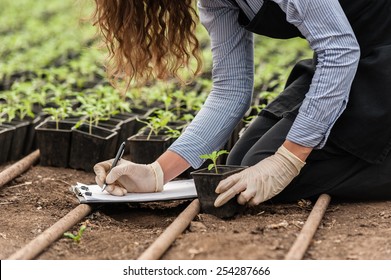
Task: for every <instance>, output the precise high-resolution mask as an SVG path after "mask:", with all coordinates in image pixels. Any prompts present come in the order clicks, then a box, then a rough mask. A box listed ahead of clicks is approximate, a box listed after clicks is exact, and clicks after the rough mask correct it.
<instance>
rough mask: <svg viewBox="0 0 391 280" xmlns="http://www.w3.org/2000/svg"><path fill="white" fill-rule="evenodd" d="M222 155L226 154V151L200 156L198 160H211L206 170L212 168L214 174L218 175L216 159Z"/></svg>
mask: <svg viewBox="0 0 391 280" xmlns="http://www.w3.org/2000/svg"><path fill="white" fill-rule="evenodd" d="M224 154H228V151H226V150H220V151H213V152H212V153H211V154H205V155H200V158H202V159H209V160H211V161H212V163H211V164H209V165H208V170H211V169H213V168H214V169H215V173H216V174H218V173H219V172H218V171H217V159H218V158H219V157H220V156H221V155H224Z"/></svg>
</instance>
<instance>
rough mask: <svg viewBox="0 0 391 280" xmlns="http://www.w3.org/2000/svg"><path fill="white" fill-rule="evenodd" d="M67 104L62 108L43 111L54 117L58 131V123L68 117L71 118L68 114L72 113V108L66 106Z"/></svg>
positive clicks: (49, 108) (50, 108)
mask: <svg viewBox="0 0 391 280" xmlns="http://www.w3.org/2000/svg"><path fill="white" fill-rule="evenodd" d="M66 103H67V102H64V106H61V107H58V108H53V107H48V108H44V109H43V110H42V111H44V112H45V113H47V114H49V115H50V116H52V118H53V119H54V121H55V122H56V129H58V128H59V127H58V123H59V122H60V121H61V120H63V119H65V118H66V117H68V116H69V114H68V112H70V108H69V107H68V106H66V105H65V104H66Z"/></svg>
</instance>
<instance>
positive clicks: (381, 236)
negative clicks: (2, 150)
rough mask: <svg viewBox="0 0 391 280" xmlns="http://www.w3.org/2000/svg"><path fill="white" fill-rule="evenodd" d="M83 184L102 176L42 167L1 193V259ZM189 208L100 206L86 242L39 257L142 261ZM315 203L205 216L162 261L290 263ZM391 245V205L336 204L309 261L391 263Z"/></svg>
mask: <svg viewBox="0 0 391 280" xmlns="http://www.w3.org/2000/svg"><path fill="white" fill-rule="evenodd" d="M4 168H6V166H2V167H0V170H2V169H4ZM77 181H79V182H83V183H86V184H89V183H94V174H92V173H86V172H83V171H79V170H72V169H63V168H53V167H42V166H39V165H37V166H34V167H32V168H30V169H29V170H28V171H27V172H26V173H24V174H23V175H21V176H19V177H18V178H16V179H15V180H13V181H12V182H10V183H9V184H7V185H5V186H4V187H2V188H1V189H0V259H6V258H7V257H9V256H10V255H12V254H13V253H14V252H16V251H17V250H18V249H20V248H22V247H23V246H24V245H26V244H27V243H28V242H29V241H31V240H32V239H34V238H35V237H37V236H38V235H39V234H40V233H42V232H43V231H44V230H45V229H47V228H49V227H50V226H51V225H53V224H54V223H55V222H56V221H58V220H59V219H60V218H62V217H63V216H65V215H66V214H67V213H68V212H69V211H71V210H72V209H73V208H75V207H76V206H77V205H79V201H78V200H77V198H76V196H75V195H74V194H73V193H72V192H71V190H70V187H71V185H73V184H75V183H76V182H77ZM189 203H190V201H189V200H184V201H173V202H161V203H142V204H106V205H97V206H96V207H94V211H93V212H92V214H90V215H89V216H87V217H86V218H85V219H83V220H82V221H81V222H80V223H79V224H78V225H76V226H74V227H73V228H72V230H71V231H73V232H74V233H76V232H77V231H78V229H79V228H80V226H81V225H82V224H84V225H86V226H87V229H86V230H85V232H84V233H83V235H82V238H81V241H80V242H79V243H76V242H74V241H73V240H72V239H69V238H66V237H63V238H60V239H59V240H58V241H57V242H55V243H54V244H52V245H51V246H50V247H49V248H47V250H46V251H44V252H43V253H42V254H40V255H39V256H38V257H37V259H41V260H58V259H59V260H78V259H87V260H99V259H105V260H107V259H116V260H131V259H137V257H138V256H140V255H141V253H142V252H143V251H144V250H146V248H148V246H149V245H150V244H151V243H152V242H153V241H154V240H155V239H156V238H157V237H158V236H159V235H160V234H161V233H162V232H163V230H164V229H165V228H166V227H167V226H169V225H170V223H171V222H172V221H173V220H174V219H175V217H177V216H178V215H179V213H180V212H181V211H183V210H184V209H185V208H186V206H187V205H188V204H189ZM313 203H314V202H312V205H308V204H309V201H306V202H305V201H304V203H303V201H302V202H300V203H297V204H277V205H272V204H262V205H259V206H257V207H254V208H248V209H246V210H245V212H244V213H243V214H241V215H238V216H235V217H234V218H232V219H228V220H222V219H219V218H216V217H214V216H212V215H208V214H203V213H201V214H199V215H198V216H197V217H196V219H195V220H194V221H193V222H192V223H191V225H190V226H189V228H188V229H187V230H186V231H185V232H184V233H183V234H181V235H180V237H179V238H178V239H177V240H176V241H175V242H174V244H173V245H172V246H171V248H170V249H169V250H168V251H167V252H166V253H165V254H164V255H163V257H162V259H170V260H174V259H177V260H189V259H198V260H209V259H214V260H216V259H237V260H242V259H254V260H256V259H267V260H276V259H277V260H278V259H283V258H284V256H285V255H286V254H287V252H288V251H289V249H290V247H291V246H292V244H293V242H294V241H295V239H296V237H297V234H298V233H299V232H300V229H301V227H302V226H303V224H304V222H305V221H306V219H307V217H308V215H309V213H310V210H311V208H312V206H313ZM390 240H391V201H381V202H366V203H346V202H344V203H342V202H336V201H333V200H332V201H331V204H330V205H329V207H328V210H327V212H326V214H325V217H324V218H323V220H322V223H321V225H320V227H319V229H318V231H317V233H316V235H315V237H314V239H313V242H312V244H311V246H310V248H309V249H308V251H307V252H306V254H305V256H304V259H307V260H309V259H316V260H323V259H333V260H346V259H365V260H380V259H391V241H390Z"/></svg>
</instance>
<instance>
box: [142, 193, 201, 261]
mask: <svg viewBox="0 0 391 280" xmlns="http://www.w3.org/2000/svg"><path fill="white" fill-rule="evenodd" d="M199 212H200V202H199V201H198V199H195V200H193V201H192V202H191V203H190V204H189V206H187V207H186V209H185V210H183V212H182V213H181V214H180V215H179V216H178V217H177V218H176V219H175V220H174V221H173V222H172V223H171V224H170V225H169V226H168V227H167V228H166V230H165V231H164V232H163V233H162V234H161V235H160V236H159V237H158V238H157V239H156V240H155V241H154V242H153V243H152V244H151V246H150V247H149V248H148V249H147V250H145V251H144V252H143V253H142V254H141V256H140V257H139V258H138V260H158V259H160V257H161V256H162V255H163V254H164V252H166V250H167V249H168V248H169V247H170V246H171V244H172V243H173V242H174V241H175V239H176V238H177V237H178V236H179V235H180V234H181V233H182V232H183V231H184V230H185V229H186V228H187V226H188V225H189V224H190V222H191V221H192V220H193V219H194V217H195V216H196V215H197V214H198V213H199Z"/></svg>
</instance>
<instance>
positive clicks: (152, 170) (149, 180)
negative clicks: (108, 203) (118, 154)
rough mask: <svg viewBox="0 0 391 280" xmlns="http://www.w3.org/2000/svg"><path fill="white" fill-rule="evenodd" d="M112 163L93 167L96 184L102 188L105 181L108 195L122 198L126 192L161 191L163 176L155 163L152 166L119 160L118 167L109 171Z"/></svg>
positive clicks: (98, 164)
mask: <svg viewBox="0 0 391 280" xmlns="http://www.w3.org/2000/svg"><path fill="white" fill-rule="evenodd" d="M112 162H113V159H111V160H107V161H103V162H100V163H97V164H96V165H95V166H94V172H95V174H96V177H95V181H96V183H97V184H98V185H99V186H100V187H102V186H103V184H104V182H105V181H106V184H107V187H106V189H105V190H106V191H107V192H109V193H110V194H112V195H117V196H122V195H125V194H126V193H128V192H136V193H140V192H161V191H162V190H163V184H164V174H163V170H162V168H161V167H160V164H159V163H158V162H157V161H155V162H153V163H152V164H138V163H134V162H131V161H128V160H124V159H121V160H120V161H119V163H118V165H117V166H115V167H114V168H113V169H112V170H111V171H110V168H111V165H112ZM109 171H110V172H109ZM108 172H109V173H108ZM107 173H108V174H107Z"/></svg>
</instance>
